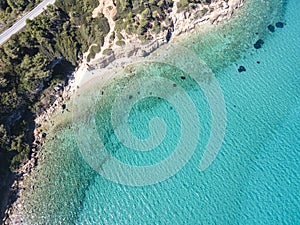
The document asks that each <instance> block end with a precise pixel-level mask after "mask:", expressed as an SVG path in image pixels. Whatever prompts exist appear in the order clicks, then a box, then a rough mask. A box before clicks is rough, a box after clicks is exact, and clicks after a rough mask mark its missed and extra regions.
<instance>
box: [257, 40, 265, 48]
mask: <svg viewBox="0 0 300 225" xmlns="http://www.w3.org/2000/svg"><path fill="white" fill-rule="evenodd" d="M264 43H265V42H264V41H263V40H262V39H258V40H257V41H256V42H255V44H254V48H255V49H259V48H261V47H262V45H263V44H264Z"/></svg>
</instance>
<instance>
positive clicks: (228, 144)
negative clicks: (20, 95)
mask: <svg viewBox="0 0 300 225" xmlns="http://www.w3.org/2000/svg"><path fill="white" fill-rule="evenodd" d="M266 2H267V3H268V1H266ZM278 2H280V1H278ZM267 3H262V1H259V2H257V1H251V2H250V3H249V4H248V5H246V6H247V7H249V8H248V9H247V8H244V9H243V10H244V11H243V12H241V14H240V15H239V16H240V17H238V18H234V19H233V20H231V21H230V22H229V23H224V24H223V25H219V26H218V27H217V28H214V29H212V28H209V27H208V28H207V29H208V30H209V31H208V30H206V31H205V32H206V34H204V31H198V32H195V33H194V34H193V35H190V36H189V37H183V38H182V39H181V40H178V43H181V45H184V46H185V47H186V48H187V49H189V50H190V51H191V54H192V52H194V53H196V54H197V56H198V57H199V59H200V60H201V61H200V64H201V63H202V61H203V62H204V63H205V64H203V65H202V64H201V67H200V68H201V69H202V70H201V73H200V75H201V76H208V77H205V79H209V78H211V77H210V76H211V74H212V75H213V73H214V75H215V76H216V79H217V81H218V83H219V85H220V87H221V90H222V93H223V95H224V100H225V104H226V131H225V134H224V140H223V141H222V146H221V148H220V150H219V154H218V155H217V157H216V159H215V160H214V161H213V162H212V164H211V165H210V166H209V167H208V168H207V169H206V170H204V171H200V170H199V162H200V159H201V158H202V157H203V153H204V150H205V147H206V144H207V142H208V140H209V135H210V134H209V131H210V129H211V127H212V114H211V112H210V108H209V103H208V101H207V98H206V97H205V94H204V93H203V91H202V90H201V88H200V87H199V86H198V85H197V82H196V81H195V80H192V79H191V78H190V77H189V74H188V73H186V72H187V71H180V70H178V68H175V67H174V66H172V65H171V66H170V65H169V64H168V65H160V64H151V63H146V64H144V65H142V66H141V67H140V65H139V66H136V67H133V69H134V73H135V76H134V77H133V78H131V79H129V78H122V77H121V78H119V80H118V82H115V81H114V82H112V83H110V84H107V86H106V87H102V88H101V91H103V90H104V93H105V96H104V97H101V96H100V97H99V98H97V103H98V104H96V106H95V107H94V108H93V112H92V113H87V111H85V106H84V105H81V107H82V108H80V109H82V112H83V114H84V115H85V116H83V115H81V117H78V118H76V116H75V124H76V123H78V124H79V125H80V126H77V127H76V126H75V131H77V130H79V133H80V131H83V132H81V133H80V135H81V136H80V137H86V138H91V141H93V132H95V131H93V130H92V129H93V127H92V128H91V127H90V124H89V122H90V121H91V120H90V118H92V117H93V118H95V121H94V122H95V123H94V125H95V130H96V132H97V134H98V135H99V137H101V138H102V140H104V141H103V143H104V146H105V147H106V148H107V149H109V153H110V154H111V155H112V156H113V157H115V158H117V159H118V160H121V161H123V162H125V163H127V164H131V165H138V166H142V165H153V164H155V163H157V162H160V161H162V160H163V159H165V158H167V157H168V156H170V155H171V154H172V149H174V148H176V146H177V144H178V138H180V135H182V133H180V130H181V128H182V126H183V124H184V123H183V122H182V120H180V119H181V118H180V115H181V114H180V112H181V111H180V110H182V113H183V114H186V115H190V114H189V113H190V108H185V106H186V107H188V105H187V103H185V102H181V103H182V104H181V106H180V105H179V106H176V107H175V106H174V105H172V104H171V103H170V102H167V101H165V100H163V99H158V97H157V95H158V94H160V95H164V94H165V95H166V96H165V98H167V99H168V100H170V101H172V100H173V99H175V100H174V102H175V103H178V102H180V101H181V99H180V98H179V97H178V98H177V97H176V96H177V95H176V93H178V92H179V88H180V87H182V88H183V90H184V92H186V93H187V94H188V96H189V97H190V98H191V99H192V101H193V105H194V106H195V108H196V112H197V115H198V117H199V123H200V133H199V134H197V133H195V132H192V131H194V130H193V129H194V128H195V127H196V125H195V124H196V122H195V120H193V119H190V123H189V121H187V124H188V127H189V128H190V129H191V130H190V133H189V134H190V135H189V136H188V140H189V141H191V143H192V142H193V140H195V138H196V140H197V143H196V146H195V151H193V152H191V153H193V154H192V155H191V158H190V160H189V157H187V160H188V162H187V163H186V162H178V164H177V165H176V166H178V167H176V168H175V169H174V170H175V171H177V170H178V172H176V173H174V176H170V178H168V179H166V180H164V181H162V182H158V183H156V184H152V185H147V186H141V187H133V186H130V185H129V186H128V185H123V184H118V183H115V182H112V181H110V180H108V179H106V178H104V177H103V176H101V175H99V174H98V173H96V172H95V171H94V170H93V169H92V168H91V167H90V166H89V165H88V164H87V163H86V161H87V162H89V163H90V165H91V166H92V167H94V164H93V163H94V161H89V160H96V161H97V160H99V159H101V160H102V158H105V157H108V154H106V153H104V152H103V151H99V152H96V154H95V152H93V151H91V149H93V147H92V146H90V149H87V148H88V147H89V146H88V145H86V146H85V145H81V144H80V143H81V142H80V141H81V140H79V139H78V138H80V137H78V135H77V136H76V132H75V133H74V131H73V130H72V126H70V125H68V126H70V127H62V128H60V129H58V130H57V131H56V132H52V134H50V137H51V135H52V136H54V135H56V138H55V139H54V140H53V141H49V142H48V143H47V144H46V147H45V149H44V150H43V158H44V159H43V161H42V163H40V165H39V166H38V171H37V172H36V173H35V176H34V178H33V180H32V183H33V184H34V185H35V189H34V191H31V192H30V191H29V192H28V196H30V197H28V200H27V201H26V202H25V211H27V212H28V214H27V216H26V222H27V221H31V222H27V223H28V224H29V223H32V222H33V221H34V222H35V223H37V224H38V223H41V224H42V223H47V224H59V223H61V224H186V223H188V224H212V223H214V224H215V223H216V224H266V223H267V224H278V223H280V224H297V223H299V222H300V217H299V214H298V211H299V208H300V205H299V202H300V201H299V200H300V199H299V194H298V192H297V189H299V180H300V179H299V171H300V166H299V165H300V163H299V161H300V158H299V149H300V135H299V126H300V113H299V112H300V91H299V87H300V78H299V74H300V64H299V62H298V61H299V60H300V38H299V37H298V35H299V33H300V32H299V31H300V29H299V26H298V23H299V20H300V18H299V13H298V12H299V10H300V2H297V1H288V2H287V4H286V6H285V7H286V8H285V15H284V17H281V14H280V12H277V11H276V10H275V9H279V5H280V4H277V1H272V3H270V4H268V5H263V6H264V7H265V8H262V7H259V6H260V4H267ZM254 5H255V7H254V8H255V9H256V10H255V11H253V8H251V7H253V6H254ZM245 10H248V11H245ZM268 10H269V11H268ZM279 11H281V9H280V10H279ZM248 12H250V14H251V17H250V15H248V17H246V16H245V15H246V14H247V13H248ZM255 15H256V16H258V17H262V18H263V19H261V20H259V19H258V18H257V17H255ZM242 16H243V17H242ZM241 17H242V18H241ZM277 21H284V22H285V26H284V28H283V29H279V28H277V29H276V31H275V32H274V33H270V32H268V31H267V29H266V26H267V25H268V24H269V23H273V24H274V23H275V22H277ZM210 29H212V30H210ZM216 31H217V32H216ZM256 32H258V34H255V33H256ZM258 38H263V39H264V41H265V43H264V45H263V47H262V48H261V49H259V50H255V49H254V48H253V47H252V46H253V43H255V41H256V40H257V39H258ZM246 49H248V50H246ZM245 50H246V51H245ZM194 53H193V54H194ZM195 60H196V61H197V59H195ZM257 61H259V62H260V63H257ZM240 65H243V66H244V67H245V68H246V72H242V73H239V72H238V71H237V69H238V67H239V66H240ZM197 66H199V65H197ZM207 67H208V68H210V69H211V70H210V72H211V74H208V75H207V71H206V70H205V68H207ZM196 68H198V67H196ZM203 71H205V73H204V72H203ZM127 72H128V71H127ZM181 76H184V77H185V78H186V79H184V80H183V79H181ZM123 77H124V76H123ZM140 77H151V78H153V77H155V78H157V77H158V78H160V77H167V78H168V79H170V80H171V82H172V83H176V84H177V85H176V86H175V87H174V86H172V83H170V86H168V88H170V89H167V88H166V87H165V86H163V87H164V88H163V90H160V91H159V92H158V93H155V90H150V89H149V88H150V87H153V86H155V85H153V84H152V85H148V86H147V88H145V87H144V86H143V87H141V88H140V87H137V88H131V89H130V90H129V91H128V93H127V92H126V93H125V94H123V96H125V97H126V101H128V102H130V101H133V100H135V98H136V96H138V95H142V94H143V93H142V92H143V91H147V94H148V95H153V97H149V98H144V99H143V100H141V101H139V102H138V103H137V104H136V105H134V107H133V108H132V110H131V111H130V114H129V118H128V120H129V124H130V129H131V132H132V133H133V134H134V135H136V136H137V137H139V138H144V139H145V138H147V137H151V132H150V130H149V127H148V126H149V121H150V120H151V119H152V118H154V117H157V116H159V117H160V118H162V119H164V121H165V123H166V124H165V125H166V130H164V128H163V127H162V126H161V127H159V128H160V129H157V130H158V131H157V132H158V133H159V134H161V133H160V132H163V131H165V132H166V133H165V136H164V137H165V138H164V139H163V140H162V143H161V145H159V146H154V147H153V151H143V152H134V151H131V149H130V148H129V147H126V146H123V145H122V143H121V142H120V141H118V139H117V135H118V134H116V132H115V131H114V130H113V128H115V126H113V125H112V123H111V122H112V121H111V119H110V111H111V109H112V108H111V107H112V106H111V105H112V104H110V103H111V102H110V100H111V99H112V98H114V97H115V96H116V95H118V94H119V93H122V87H123V86H124V85H125V84H128V83H130V82H133V81H134V80H138V78H140ZM205 79H204V80H205ZM155 82H158V83H156V84H157V85H156V88H158V87H160V86H162V85H161V84H162V83H159V82H162V81H161V80H155ZM121 84H122V85H123V86H122V85H121ZM145 84H147V83H146V82H145V83H144V84H143V85H145ZM109 85H112V86H113V88H112V86H109ZM179 86H180V87H179ZM90 90H92V91H94V89H93V88H90ZM98 91H99V90H98ZM135 91H136V93H135ZM172 91H174V93H173V94H170V92H172ZM138 92H139V94H138ZM148 92H153V93H151V94H150V93H148ZM93 93H95V92H93ZM168 94H169V95H170V96H169V95H168ZM107 96H108V97H107ZM174 96H175V97H174ZM173 97H174V98H173ZM92 100H93V99H92ZM124 101H125V100H124ZM86 102H87V103H89V102H88V101H86ZM79 103H81V102H79ZM104 103H106V104H104ZM125 105H126V104H125ZM120 107H121V106H120ZM178 107H182V109H181V108H180V109H178ZM122 110H123V108H122ZM124 111H125V108H124ZM190 116H193V115H192V114H191V115H190ZM187 117H188V118H190V117H189V116H187ZM79 118H81V119H79ZM118 118H122V117H118ZM77 120H78V121H77ZM81 120H82V121H83V122H81ZM117 123H118V126H121V125H122V121H117ZM118 126H117V127H118ZM154 126H155V124H154ZM196 128H197V127H196ZM195 131H197V129H195ZM77 134H78V133H77ZM152 135H153V133H152ZM154 135H155V133H154ZM158 136H159V135H158ZM58 137H59V138H58ZM78 143H79V144H78ZM151 143H153V142H151ZM77 144H78V145H77ZM83 144H84V143H83ZM83 146H84V147H85V148H83ZM142 147H143V146H142ZM184 147H185V148H188V147H189V145H186V146H184ZM151 149H152V148H151ZM93 150H94V149H93ZM86 153H88V154H90V156H92V157H90V158H89V157H88V156H89V155H88V154H86ZM94 154H95V155H94ZM99 156H100V157H99ZM102 156H103V157H102ZM87 157H88V159H87ZM98 157H99V158H98ZM101 157H102V158H101ZM84 159H85V160H84ZM106 160H107V161H106ZM110 160H111V157H110V156H109V157H108V158H107V159H105V160H104V161H103V162H102V161H101V165H100V166H102V167H103V168H102V169H104V170H105V169H106V168H108V169H109V170H110V171H112V172H116V171H114V169H115V168H110V164H109V163H107V162H110ZM97 162H98V161H97ZM181 163H182V164H181ZM185 163H186V164H185ZM181 167H182V168H181ZM94 169H96V170H97V168H95V167H94ZM100 169H101V168H100ZM161 173H165V171H161ZM166 173H167V172H166ZM122 179H123V178H122V177H121V178H120V181H122ZM128 179H129V178H128ZM134 179H139V180H138V182H140V181H141V180H140V179H146V180H147V179H150V177H142V178H141V177H135V178H134ZM41 181H42V182H41ZM120 183H122V182H120Z"/></svg>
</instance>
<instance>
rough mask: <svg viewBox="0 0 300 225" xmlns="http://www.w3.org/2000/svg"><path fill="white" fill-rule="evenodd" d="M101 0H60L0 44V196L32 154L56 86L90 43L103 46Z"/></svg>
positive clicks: (106, 27) (105, 27)
mask: <svg viewBox="0 0 300 225" xmlns="http://www.w3.org/2000/svg"><path fill="white" fill-rule="evenodd" d="M9 2H11V1H7V3H6V1H2V0H1V3H0V4H1V5H0V7H1V8H2V9H4V10H8V11H9V10H10V9H11V7H19V8H18V10H20V11H21V10H24V9H25V8H22V7H21V5H19V4H18V1H14V5H13V4H10V3H9ZM23 2H26V1H23ZM5 4H7V5H5ZM24 4H25V3H24ZM98 4H99V3H98V0H69V1H64V0H57V1H56V3H55V5H51V6H49V7H48V9H47V10H46V11H45V12H44V13H43V14H41V15H40V16H38V17H37V18H36V19H34V20H32V21H31V20H28V21H27V26H26V29H24V30H23V31H22V32H20V33H18V34H16V35H14V36H12V37H11V38H10V40H9V41H8V42H7V43H5V44H4V45H3V46H1V47H0V181H1V182H0V193H1V195H4V194H5V193H6V191H5V189H7V182H6V180H7V177H8V176H11V171H13V170H14V169H16V168H18V166H19V165H20V163H21V162H22V161H23V160H24V159H26V158H28V157H29V153H30V149H31V147H32V146H31V145H32V142H33V139H34V137H33V130H34V128H35V124H34V118H35V116H36V115H38V114H40V113H41V112H43V111H44V110H45V108H47V107H48V106H49V105H50V104H51V103H52V101H53V97H54V95H55V90H54V87H55V86H57V84H59V83H64V82H65V81H66V79H67V76H68V75H69V74H70V73H71V72H72V71H73V70H74V68H75V67H76V66H77V64H78V61H79V59H80V57H81V56H82V53H83V52H85V51H87V50H88V48H89V46H90V45H92V44H93V43H97V44H99V45H102V43H103V41H104V37H105V35H106V34H107V33H108V31H109V25H108V23H107V20H106V18H104V17H103V15H102V14H99V15H98V16H97V17H96V18H92V11H93V9H94V8H95V7H97V5H98ZM25 5H26V4H25ZM8 7H9V8H8ZM13 9H14V8H13ZM1 20H2V19H1ZM56 94H57V93H56ZM0 198H1V199H2V198H3V196H0Z"/></svg>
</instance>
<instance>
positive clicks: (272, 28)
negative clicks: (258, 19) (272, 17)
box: [268, 24, 275, 33]
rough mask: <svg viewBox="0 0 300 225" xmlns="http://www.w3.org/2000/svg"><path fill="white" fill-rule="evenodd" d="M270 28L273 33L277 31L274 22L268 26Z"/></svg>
mask: <svg viewBox="0 0 300 225" xmlns="http://www.w3.org/2000/svg"><path fill="white" fill-rule="evenodd" d="M268 30H269V31H271V32H272V33H274V32H275V27H274V26H273V25H272V24H270V25H269V26H268Z"/></svg>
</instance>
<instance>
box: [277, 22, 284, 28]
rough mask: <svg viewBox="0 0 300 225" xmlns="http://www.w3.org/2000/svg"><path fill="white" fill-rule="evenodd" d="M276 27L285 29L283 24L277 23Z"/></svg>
mask: <svg viewBox="0 0 300 225" xmlns="http://www.w3.org/2000/svg"><path fill="white" fill-rule="evenodd" d="M275 26H276V27H277V28H283V26H284V25H283V23H282V22H277V23H276V24H275Z"/></svg>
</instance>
